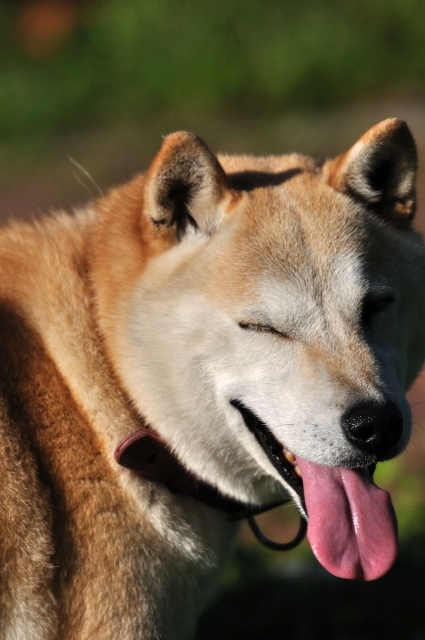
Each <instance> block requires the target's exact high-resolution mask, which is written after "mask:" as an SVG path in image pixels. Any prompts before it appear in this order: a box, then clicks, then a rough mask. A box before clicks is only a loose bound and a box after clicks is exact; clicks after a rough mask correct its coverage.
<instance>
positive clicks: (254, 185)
mask: <svg viewBox="0 0 425 640" xmlns="http://www.w3.org/2000/svg"><path fill="white" fill-rule="evenodd" d="M303 171H304V169H300V168H295V169H288V170H287V171H279V172H278V173H268V172H267V171H236V172H235V173H228V174H227V178H228V181H229V184H230V186H231V187H233V189H237V190H238V191H253V190H254V189H260V188H261V187H276V186H278V185H280V184H283V183H284V182H286V181H287V180H290V179H291V178H293V177H294V176H296V175H298V174H299V173H302V172H303Z"/></svg>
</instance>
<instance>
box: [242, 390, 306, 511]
mask: <svg viewBox="0 0 425 640" xmlns="http://www.w3.org/2000/svg"><path fill="white" fill-rule="evenodd" d="M230 404H231V405H232V406H233V407H235V409H237V410H238V411H239V413H240V414H241V416H242V418H243V421H244V422H245V425H246V426H247V427H248V429H249V431H251V433H252V434H253V435H254V436H255V438H256V440H257V442H258V444H259V445H260V446H261V448H262V449H263V451H264V453H265V454H266V456H267V457H268V459H269V460H270V462H271V463H272V465H273V466H274V468H275V469H276V471H277V472H278V473H279V474H280V475H281V476H282V478H283V479H284V480H285V482H286V483H287V484H289V486H290V487H291V488H292V489H293V490H294V491H295V492H296V493H297V495H298V496H299V498H300V500H301V504H302V507H303V509H304V512H305V513H306V514H307V509H306V506H305V501H304V488H303V481H302V478H301V476H302V474H301V469H300V468H299V466H298V465H297V463H296V459H295V456H294V454H293V453H291V451H289V450H288V449H286V448H285V447H284V446H283V445H282V444H281V443H280V442H279V441H278V440H277V439H276V438H275V437H274V435H273V434H272V432H271V431H270V429H269V428H268V426H267V425H266V424H265V423H264V422H262V421H261V420H260V419H259V418H258V417H257V416H256V415H255V414H254V413H252V411H250V410H249V409H248V407H246V406H245V405H244V404H243V402H241V401H240V400H231V401H230Z"/></svg>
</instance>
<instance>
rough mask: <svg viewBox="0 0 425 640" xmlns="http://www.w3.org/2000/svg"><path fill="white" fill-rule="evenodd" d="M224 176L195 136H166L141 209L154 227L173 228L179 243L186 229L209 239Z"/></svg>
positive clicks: (210, 154) (184, 133)
mask: <svg viewBox="0 0 425 640" xmlns="http://www.w3.org/2000/svg"><path fill="white" fill-rule="evenodd" d="M226 182H227V181H226V175H225V173H224V171H223V169H222V167H221V165H220V163H219V162H218V160H217V158H216V157H215V156H214V154H213V153H212V152H211V151H210V150H209V149H208V147H207V146H206V144H205V143H204V142H203V141H202V140H201V139H200V138H198V136H196V135H194V134H193V133H189V132H187V131H179V132H177V133H172V134H171V135H169V136H167V137H166V138H165V140H164V143H163V145H162V147H161V149H160V151H159V153H158V154H157V156H156V157H155V159H154V161H153V162H152V164H151V166H150V168H149V170H148V173H147V176H146V181H145V188H144V207H145V213H146V215H148V216H149V217H150V218H151V219H152V221H153V222H154V224H155V225H157V226H166V227H170V228H173V229H174V230H175V233H176V237H177V239H178V240H180V239H181V238H182V237H183V236H184V234H185V233H186V232H187V230H188V228H189V227H192V228H193V229H195V230H198V231H200V232H202V233H205V234H207V235H210V234H211V233H213V232H214V230H215V228H216V226H217V223H218V220H219V204H220V202H221V201H222V200H223V197H224V195H225V192H226Z"/></svg>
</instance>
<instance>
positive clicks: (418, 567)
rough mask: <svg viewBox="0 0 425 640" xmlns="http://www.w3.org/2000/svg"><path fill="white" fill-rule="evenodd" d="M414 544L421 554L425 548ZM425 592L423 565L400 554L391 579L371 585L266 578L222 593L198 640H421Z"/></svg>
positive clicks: (323, 578)
mask: <svg viewBox="0 0 425 640" xmlns="http://www.w3.org/2000/svg"><path fill="white" fill-rule="evenodd" d="M416 542H417V544H418V545H419V546H423V540H422V542H421V541H420V540H417V541H416ZM412 545H413V546H414V545H415V541H413V542H412ZM418 550H419V547H418ZM424 592H425V559H424V558H423V557H422V558H418V557H414V556H413V555H411V554H410V553H409V556H408V557H407V556H406V555H405V554H401V556H400V558H399V560H398V561H397V563H396V565H395V566H394V568H393V569H392V570H391V571H390V573H389V574H388V575H386V576H385V577H383V578H381V579H380V580H377V581H375V582H369V583H365V582H363V583H361V582H354V581H347V580H340V579H338V578H334V577H332V576H330V575H329V574H326V573H325V572H324V571H321V570H317V571H316V570H313V571H312V573H311V574H309V575H306V576H300V577H282V578H280V577H273V576H269V577H266V576H263V577H262V578H261V577H259V578H256V579H254V580H252V581H250V582H248V583H247V584H239V585H238V586H237V587H232V588H228V589H226V590H224V591H223V592H222V593H221V594H220V596H219V597H218V599H217V600H216V601H215V603H214V604H213V606H212V607H211V608H210V609H209V610H208V611H207V612H206V613H205V614H204V616H203V617H202V619H201V622H200V624H199V627H198V634H197V636H196V637H197V640H282V639H285V640H322V639H323V640H377V639H379V640H381V639H384V638H385V640H400V639H401V638H403V640H422V639H425V608H424Z"/></svg>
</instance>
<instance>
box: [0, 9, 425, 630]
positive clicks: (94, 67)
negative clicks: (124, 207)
mask: <svg viewBox="0 0 425 640" xmlns="http://www.w3.org/2000/svg"><path fill="white" fill-rule="evenodd" d="M0 63H1V64H0V217H1V220H2V221H5V220H6V219H8V218H10V217H12V216H13V217H18V218H24V217H26V216H28V215H29V214H42V213H43V212H44V211H47V210H48V209H49V208H51V207H55V208H57V207H67V206H70V205H78V204H80V203H82V202H84V201H85V200H86V199H87V198H89V197H90V196H91V195H96V193H97V190H96V187H95V186H94V185H93V183H92V181H91V180H90V179H89V178H88V177H87V175H85V173H84V171H87V172H88V173H89V174H90V175H91V176H92V177H93V180H94V181H95V182H96V183H97V184H98V185H99V187H100V188H101V189H107V188H108V187H109V186H111V185H113V184H114V183H116V182H118V181H123V180H126V179H128V178H129V177H131V176H132V175H133V174H134V173H135V172H136V171H140V170H142V169H144V168H146V166H147V163H148V162H149V159H150V158H151V157H152V155H153V154H154V153H155V152H156V150H157V149H158V147H159V145H160V144H161V137H162V136H163V135H165V134H166V133H169V132H170V131H173V130H177V129H190V130H193V131H195V132H196V133H198V134H199V135H201V136H202V137H203V138H204V139H205V140H206V142H207V143H208V144H209V145H210V146H211V147H212V148H213V149H214V150H217V151H218V150H222V151H228V152H235V153H238V152H239V153H240V152H249V153H263V154H265V153H285V152H288V151H299V152H303V153H308V154H312V155H314V156H316V157H318V158H324V157H327V156H331V155H333V154H336V153H339V152H341V151H342V150H343V149H344V148H347V147H348V146H350V145H351V144H352V143H353V142H354V141H355V140H356V139H357V137H359V136H360V135H361V134H362V133H363V131H364V130H366V129H367V128H368V127H370V126H371V125H373V124H374V123H375V122H377V121H379V120H381V119H383V118H386V117H389V116H398V117H401V118H404V119H405V120H407V121H408V123H409V125H410V126H411V128H412V131H413V133H414V135H415V137H416V140H417V143H418V150H419V156H420V159H421V160H422V161H423V159H424V157H425V118H424V115H425V114H424V107H425V3H424V2H423V1H421V0H368V1H365V0H358V1H357V2H352V1H351V2H350V1H349V0H320V2H319V1H317V0H316V1H314V0H298V2H296V3H294V2H289V1H287V0H284V1H278V0H251V1H249V0H245V1H243V2H242V0H214V1H213V0H203V2H199V1H196V0H185V1H181V2H173V1H172V0H145V1H142V0H104V1H102V0H97V1H96V0H93V1H90V0H80V1H79V0H62V1H60V0H21V1H19V0H9V1H8V0H0ZM75 163H78V164H80V165H81V166H82V167H84V171H83V170H81V169H78V168H77V166H76V164H75ZM422 164H423V162H422ZM422 164H421V170H420V174H419V184H418V188H419V197H420V209H419V214H418V221H417V226H418V228H419V229H421V230H423V231H425V205H424V204H423V203H425V174H424V171H423V169H422ZM421 203H422V204H421ZM424 392H425V383H424V378H423V376H421V377H420V378H419V380H418V382H417V383H416V384H415V386H414V388H413V389H412V390H411V392H410V395H409V399H410V401H411V404H412V409H413V415H414V433H413V437H412V440H411V443H410V445H409V448H408V450H407V452H406V453H405V454H404V455H403V456H402V457H401V458H400V459H399V460H397V461H393V462H391V463H387V464H385V465H381V466H380V468H379V469H378V472H377V475H376V477H377V478H378V481H379V483H380V484H381V485H384V486H385V487H387V488H388V489H390V491H391V493H392V496H393V499H394V503H395V506H396V510H397V514H398V518H399V524H400V535H401V553H400V559H399V561H398V563H397V565H396V567H395V568H394V569H393V570H392V571H391V572H390V573H389V575H388V576H386V577H385V578H383V579H382V580H380V581H378V582H376V583H373V584H367V585H364V584H357V583H347V582H345V581H342V580H338V579H336V578H331V577H330V576H328V575H326V573H325V572H324V571H323V570H322V569H321V568H320V567H319V566H318V565H317V563H316V561H315V560H314V559H313V557H312V554H311V552H310V551H309V549H308V546H307V544H306V543H303V545H302V546H301V547H300V548H299V549H298V550H296V551H293V552H290V553H287V554H279V553H274V552H269V551H267V550H265V549H264V548H262V547H260V546H259V545H258V544H257V543H256V542H255V540H254V539H253V537H252V535H251V534H250V532H249V531H248V530H247V529H245V530H244V531H243V532H242V535H241V540H240V544H239V546H238V550H237V553H236V557H235V560H234V561H233V563H232V564H231V566H230V567H229V569H228V570H227V571H226V573H225V575H224V577H223V588H222V591H221V595H220V596H219V598H218V599H217V600H216V601H215V603H213V605H212V607H211V609H210V610H209V612H207V613H206V614H205V616H204V617H203V619H202V621H201V624H200V628H199V634H198V638H199V640H201V639H202V640H210V639H213V638H214V639H222V640H226V639H227V638H229V639H230V638H232V640H239V639H242V638H243V639H244V640H251V639H260V638H265V639H267V640H272V639H274V638H276V639H277V638H279V639H280V638H289V639H290V640H295V639H297V640H298V639H304V638H312V639H316V638H324V639H325V638H326V639H328V638H332V639H333V638H335V639H338V640H343V639H345V638H347V639H348V638H349V639H351V638H353V639H354V638H355V639H358V640H360V639H362V640H364V639H369V638H371V639H372V638H373V639H374V638H400V637H401V638H407V639H412V640H420V639H422V638H424V639H425V610H424V607H423V605H422V600H423V595H422V594H424V593H425V589H424V586H425V584H424V583H425V578H424V575H425V506H424V505H425V464H424V462H425V435H424V430H423V425H424V424H425V404H424V397H425V393H424ZM266 520H267V522H266V523H265V526H266V527H267V530H269V531H270V533H271V534H272V535H274V536H275V537H281V538H283V539H285V537H290V536H291V533H292V532H293V531H294V527H295V528H296V516H295V514H294V512H293V510H292V509H290V508H286V509H284V510H283V513H279V514H278V515H276V514H273V515H272V516H269V517H268V518H266Z"/></svg>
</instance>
